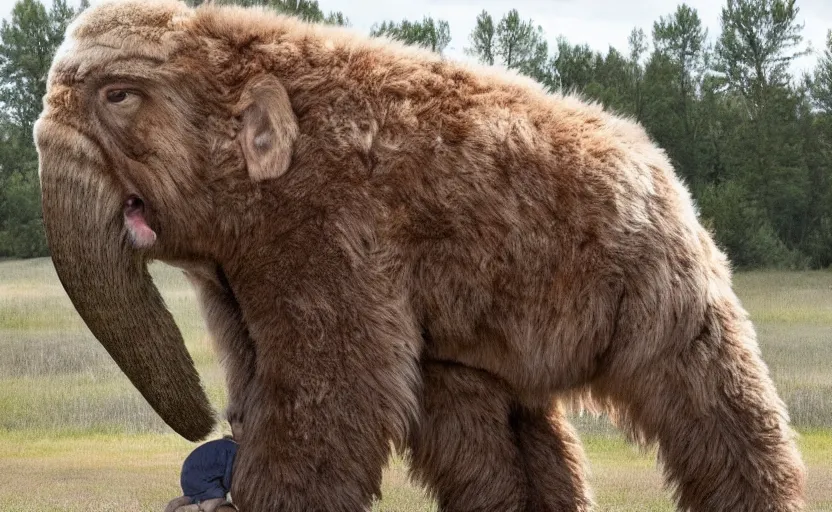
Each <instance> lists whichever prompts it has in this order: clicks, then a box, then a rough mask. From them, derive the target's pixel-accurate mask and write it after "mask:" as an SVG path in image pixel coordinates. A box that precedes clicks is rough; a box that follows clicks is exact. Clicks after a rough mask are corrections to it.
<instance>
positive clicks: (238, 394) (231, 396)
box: [180, 264, 255, 422]
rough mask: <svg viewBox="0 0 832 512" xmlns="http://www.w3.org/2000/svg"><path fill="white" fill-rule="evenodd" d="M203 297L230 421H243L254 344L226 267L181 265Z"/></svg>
mask: <svg viewBox="0 0 832 512" xmlns="http://www.w3.org/2000/svg"><path fill="white" fill-rule="evenodd" d="M180 266H182V267H183V269H184V272H185V276H186V277H187V278H188V280H189V281H190V282H191V284H192V285H193V286H194V288H195V289H196V291H197V295H198V297H199V302H200V306H201V310H202V315H203V318H204V321H205V324H206V326H207V327H208V331H209V332H210V334H211V340H212V341H213V344H214V349H215V350H216V352H217V353H218V355H219V359H220V364H221V365H222V367H223V369H224V370H225V381H226V386H227V388H228V410H227V414H226V416H227V419H228V420H229V421H230V422H234V421H238V422H241V421H242V420H243V418H242V411H241V410H240V409H241V407H240V404H241V403H242V397H243V396H245V395H246V388H247V387H248V384H249V382H251V379H252V377H253V375H254V370H255V364H254V345H253V343H252V341H251V337H250V336H249V334H248V327H247V326H246V324H245V320H244V319H243V317H242V312H241V311H240V306H239V304H237V299H236V298H235V297H234V293H233V292H232V291H231V287H230V285H229V283H228V278H227V277H226V275H225V271H224V270H223V269H222V267H220V266H218V265H213V264H204V265H193V264H192V265H187V266H186V265H180Z"/></svg>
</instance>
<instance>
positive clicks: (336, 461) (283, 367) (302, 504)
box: [226, 223, 421, 512]
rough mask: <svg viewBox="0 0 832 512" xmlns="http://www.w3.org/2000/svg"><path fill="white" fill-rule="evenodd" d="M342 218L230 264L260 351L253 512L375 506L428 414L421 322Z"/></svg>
mask: <svg viewBox="0 0 832 512" xmlns="http://www.w3.org/2000/svg"><path fill="white" fill-rule="evenodd" d="M331 227H332V224H318V223H310V224H307V225H304V226H301V227H299V228H297V229H296V230H294V231H292V232H291V233H289V234H286V235H285V236H284V237H283V238H281V239H280V240H279V241H276V243H275V244H274V247H275V249H274V251H270V252H267V251H251V252H250V253H249V254H250V255H251V260H249V261H242V262H240V265H239V266H237V265H235V266H233V267H231V268H228V269H226V271H227V274H228V280H229V282H230V286H231V289H232V290H233V292H234V295H235V297H236V298H237V300H238V302H239V305H240V309H241V310H242V311H244V312H245V318H246V324H247V325H248V328H249V329H248V332H249V337H250V338H251V340H252V342H253V344H254V351H255V354H256V359H255V371H254V374H253V376H252V380H251V382H250V383H249V384H248V386H247V389H246V394H245V396H244V397H243V400H242V403H241V404H240V406H241V407H242V410H243V414H244V415H245V416H244V418H245V420H244V428H243V432H242V436H241V439H240V447H239V451H238V452H237V456H236V459H235V463H234V476H233V481H232V489H231V495H232V496H233V497H234V501H235V503H236V504H237V505H238V506H239V507H240V510H243V511H246V512H259V511H272V510H274V511H281V512H301V511H303V512H319V511H320V512H354V511H360V510H369V508H370V506H371V504H372V500H373V498H374V497H375V496H378V495H379V494H380V487H381V476H382V470H383V468H384V466H385V465H386V464H387V461H388V458H389V455H390V450H391V444H390V443H391V441H394V442H396V443H403V442H404V439H405V438H406V432H407V430H408V428H409V426H410V425H411V424H412V423H413V421H414V415H415V414H416V412H417V402H416V396H417V392H418V389H417V387H418V381H419V373H418V361H417V353H418V350H419V347H420V344H421V338H420V336H419V332H418V330H417V329H416V324H415V321H414V320H413V319H412V318H411V316H410V315H408V310H407V309H406V307H405V305H404V304H405V301H404V300H403V299H401V298H397V297H396V296H395V294H394V293H393V288H392V287H391V286H390V283H389V281H387V280H386V278H385V277H384V275H383V274H382V273H381V272H379V271H378V270H377V268H375V267H373V266H372V265H371V264H370V262H368V261H367V260H366V259H364V260H359V259H350V256H351V253H349V252H348V251H347V250H346V249H345V247H344V246H343V245H340V243H343V240H344V239H343V237H342V236H339V235H340V234H336V233H332V232H327V231H326V229H327V228H331ZM310 241H317V244H316V247H314V248H313V249H311V250H310V251H309V252H308V253H305V254H304V256H303V257H298V256H297V255H295V254H292V252H291V251H292V250H293V249H294V248H295V247H297V246H298V244H299V243H301V242H303V243H305V244H309V243H310ZM264 269H268V270H267V271H264ZM238 290H239V291H238ZM264 404H268V406H267V407H266V406H264Z"/></svg>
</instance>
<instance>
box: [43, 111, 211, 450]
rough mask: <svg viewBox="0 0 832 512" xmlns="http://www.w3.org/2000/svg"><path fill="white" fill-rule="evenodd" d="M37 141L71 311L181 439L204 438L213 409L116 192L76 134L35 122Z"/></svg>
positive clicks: (46, 211) (53, 245)
mask: <svg viewBox="0 0 832 512" xmlns="http://www.w3.org/2000/svg"><path fill="white" fill-rule="evenodd" d="M37 142H38V150H39V152H40V166H41V167H40V170H41V187H42V191H43V218H44V222H45V225H46V234H47V239H48V242H49V247H50V250H51V252H52V261H53V262H54V265H55V269H56V270H57V272H58V277H59V278H60V280H61V283H62V284H63V286H64V288H65V289H66V292H67V293H68V294H69V297H70V299H71V300H72V303H73V305H74V306H75V308H76V309H77V310H78V312H79V313H80V315H81V317H82V318H83V320H84V322H85V323H86V324H87V326H88V327H89V328H90V330H91V331H92V333H93V334H94V335H95V337H96V338H97V339H98V340H99V341H100V342H101V344H103V345H104V347H105V348H106V349H107V351H108V352H109V353H110V355H111V356H112V357H113V359H114V360H115V362H116V363H117V364H118V366H119V367H120V368H121V370H122V371H123V372H124V373H125V374H126V375H127V377H128V378H129V379H130V381H131V382H132V383H133V385H134V386H136V388H137V389H138V390H139V392H141V394H142V395H143V396H144V397H145V399H146V400H147V401H148V402H149V403H150V405H151V406H152V407H153V409H155V410H156V412H157V413H158V414H159V415H160V416H161V417H162V419H163V420H164V421H165V422H166V423H167V424H168V425H170V426H171V427H172V428H173V429H174V430H175V431H176V432H178V433H179V434H180V435H182V436H183V437H185V438H186V439H188V440H191V441H196V440H200V439H203V438H205V437H206V436H207V435H208V434H209V433H210V432H211V430H212V428H213V426H214V416H213V412H212V409H211V407H210V404H209V402H208V399H207V397H206V395H205V393H204V391H203V389H202V387H201V385H200V381H199V375H198V374H197V372H196V369H195V367H194V364H193V361H192V360H191V357H190V355H189V354H188V352H187V350H186V349H185V344H184V341H183V340H182V335H181V334H180V332H179V329H178V328H177V326H176V324H175V323H174V321H173V317H172V316H171V314H170V312H169V311H168V310H167V308H166V307H165V304H164V302H163V300H162V297H161V296H160V295H159V292H158V290H157V289H156V287H155V285H154V284H153V281H152V279H151V277H150V274H149V273H148V271H147V266H146V263H145V260H144V259H143V258H142V257H140V255H138V254H137V253H136V251H135V250H133V249H132V248H131V247H130V246H129V245H128V243H127V242H126V240H125V237H124V234H123V223H122V222H123V221H122V204H121V202H122V201H123V197H122V196H123V192H121V191H120V189H119V188H118V187H117V186H116V185H115V183H114V181H113V180H112V178H110V177H109V176H107V174H106V173H105V172H104V166H103V162H100V161H97V160H98V159H97V158H96V155H97V154H98V152H97V151H95V150H97V148H95V147H94V146H91V144H90V143H89V142H88V140H86V139H84V138H83V137H82V136H81V135H80V134H77V133H70V132H68V129H67V128H63V127H60V126H57V125H54V124H46V123H40V126H38V129H37Z"/></svg>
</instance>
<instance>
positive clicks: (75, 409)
mask: <svg viewBox="0 0 832 512" xmlns="http://www.w3.org/2000/svg"><path fill="white" fill-rule="evenodd" d="M152 272H153V274H154V277H155V279H156V283H157V285H158V286H159V288H160V290H161V291H162V294H163V296H164V297H165V299H166V301H167V303H168V305H169V307H170V308H171V310H172V311H173V313H174V316H175V317H176V320H177V322H178V324H179V326H180V328H181V330H182V332H183V335H184V337H185V340H186V343H187V344H188V348H189V350H190V352H191V354H192V355H193V357H194V359H195V361H196V362H197V365H198V368H199V371H200V373H201V375H202V378H203V381H204V383H205V385H206V387H207V390H208V393H209V395H210V397H211V399H212V401H213V402H214V404H215V406H216V407H217V408H218V409H221V408H222V407H223V406H224V405H225V390H224V386H223V382H222V374H221V371H220V370H219V368H218V367H217V364H216V361H215V358H214V354H213V353H212V351H211V347H210V343H209V341H208V339H207V338H206V335H205V331H204V329H203V323H202V319H201V318H200V316H199V313H198V312H197V310H196V305H195V303H194V300H193V293H192V292H191V291H190V289H189V288H188V287H187V286H186V284H185V281H184V279H183V278H182V277H181V276H180V275H179V273H178V272H177V271H176V270H173V269H170V268H168V267H165V266H163V265H155V266H153V267H152ZM735 282H736V286H737V289H738V292H739V294H740V296H741V298H742V299H743V303H744V305H745V306H746V308H747V309H748V310H749V311H750V312H751V314H752V317H753V319H754V321H755V324H756V326H757V330H758V333H759V336H760V344H761V346H762V350H763V357H764V358H765V359H766V362H767V363H768V364H769V367H770V368H771V371H772V374H773V376H774V378H775V381H776V383H777V385H778V389H779V391H780V393H781V394H782V396H783V397H784V398H785V400H786V402H787V403H788V405H789V408H790V413H791V415H792V419H793V421H794V423H795V425H796V426H797V428H798V430H799V431H800V434H801V438H800V447H801V451H802V453H803V456H804V458H805V460H806V462H807V464H808V466H809V497H810V501H811V510H814V511H832V371H830V369H829V368H831V367H832V272H805V273H787V272H759V273H741V274H738V275H737V276H736V279H735ZM0 351H2V354H3V355H2V356H0V464H2V467H3V469H4V475H3V477H2V480H0V482H2V483H0V510H2V511H4V512H6V511H9V512H11V511H58V510H60V511H82V510H83V511H99V510H100V511H114V510H131V511H138V510H148V511H160V510H162V508H163V507H164V504H165V503H166V502H167V500H168V499H170V498H172V497H174V496H176V495H177V494H178V493H179V487H178V471H179V467H180V464H181V461H182V460H183V459H184V457H185V456H186V455H187V453H188V452H189V451H190V450H191V449H192V448H193V445H191V444H190V443H188V442H186V441H184V440H182V439H181V438H179V437H177V436H175V435H173V434H172V433H171V431H170V430H169V429H168V428H167V427H166V426H165V425H164V423H163V422H162V421H161V420H160V419H159V418H158V417H157V416H156V415H155V413H154V412H153V411H152V410H151V409H150V407H149V406H148V405H147V404H146V403H145V402H144V400H143V399H142V398H141V396H140V395H139V394H138V392H136V391H135V390H134V389H133V387H132V386H131V385H130V383H129V382H128V381H127V379H126V378H125V377H124V376H123V375H122V374H121V373H120V372H119V370H118V368H117V367H116V366H115V364H114V363H113V362H112V360H111V359H110V358H109V356H108V355H107V353H106V352H105V351H104V349H103V348H102V347H101V346H100V345H99V344H98V342H96V341H95V339H94V338H93V337H92V336H91V335H90V334H89V332H88V331H87V329H86V327H85V326H84V325H83V323H82V322H81V320H80V318H79V317H78V315H77V314H76V313H75V311H74V310H73V309H72V305H71V303H70V302H69V299H68V298H67V297H66V294H65V293H64V291H63V289H62V288H61V285H60V283H59V282H58V280H57V277H56V276H55V273H54V270H53V268H52V265H51V262H50V261H49V260H48V259H39V260H28V261H7V262H0ZM577 425H578V428H579V431H580V432H581V434H582V439H583V441H584V444H585V449H586V451H587V456H588V458H589V461H590V465H591V468H590V470H591V475H590V479H591V482H592V485H593V487H594V491H595V493H596V499H597V502H598V504H599V510H604V511H615V512H624V511H670V510H673V507H672V505H671V502H670V500H669V498H668V494H667V493H666V492H665V491H664V490H663V489H662V481H661V476H660V472H659V469H658V468H657V466H656V463H655V454H654V453H653V452H649V453H640V452H639V451H638V450H637V449H635V448H634V447H632V446H630V445H627V444H625V443H624V442H623V441H622V440H621V438H620V436H619V435H618V434H617V433H616V432H615V431H614V430H612V429H611V428H610V427H609V426H608V425H607V424H606V423H605V422H604V421H603V420H587V419H581V420H580V421H577ZM218 434H219V432H218ZM383 491H384V499H383V501H382V502H381V503H379V504H378V505H377V507H376V508H377V510H379V511H382V510H383V511H391V512H392V511H402V512H404V511H420V512H421V511H429V510H434V509H433V508H432V504H431V503H430V501H429V500H428V499H426V497H425V495H424V492H423V491H422V490H421V489H419V488H417V487H414V486H412V485H411V484H410V483H409V482H408V480H407V473H406V467H405V466H404V464H403V463H402V462H401V461H400V460H398V459H394V460H393V461H391V464H390V466H389V468H388V469H387V471H386V473H385V478H384V488H383Z"/></svg>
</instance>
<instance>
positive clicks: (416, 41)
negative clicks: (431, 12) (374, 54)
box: [370, 16, 451, 54]
mask: <svg viewBox="0 0 832 512" xmlns="http://www.w3.org/2000/svg"><path fill="white" fill-rule="evenodd" d="M370 35H371V36H373V37H379V36H387V37H389V38H391V39H395V40H398V41H401V42H403V43H405V44H409V45H414V46H420V47H422V48H426V49H428V50H430V51H432V52H436V53H439V54H441V53H442V52H443V51H445V48H447V46H448V44H449V43H450V42H451V27H450V25H449V24H448V22H447V21H445V20H434V19H433V18H431V17H427V16H425V18H424V19H422V21H408V20H403V21H401V22H399V23H396V22H393V21H384V22H382V23H381V24H376V25H373V27H372V29H371V30H370Z"/></svg>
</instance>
